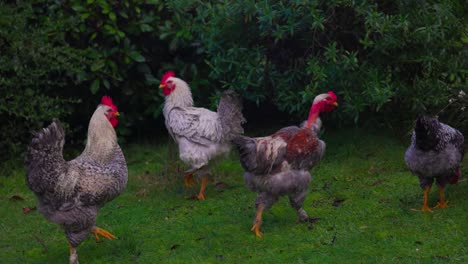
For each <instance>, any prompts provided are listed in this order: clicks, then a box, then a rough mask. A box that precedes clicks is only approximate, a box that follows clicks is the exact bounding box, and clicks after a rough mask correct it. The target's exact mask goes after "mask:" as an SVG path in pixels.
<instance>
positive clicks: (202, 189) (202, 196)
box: [196, 174, 208, 200]
mask: <svg viewBox="0 0 468 264" xmlns="http://www.w3.org/2000/svg"><path fill="white" fill-rule="evenodd" d="M207 184H208V174H207V175H205V176H203V179H202V183H201V187H200V192H199V193H198V195H197V196H196V198H197V199H198V200H205V190H206V185H207Z"/></svg>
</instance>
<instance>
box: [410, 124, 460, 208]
mask: <svg viewBox="0 0 468 264" xmlns="http://www.w3.org/2000/svg"><path fill="white" fill-rule="evenodd" d="M463 142H464V137H463V134H462V133H461V132H460V131H458V130H456V129H454V128H452V127H450V126H448V125H446V124H444V123H441V122H439V121H438V120H437V119H436V118H433V117H428V116H421V117H419V118H418V119H417V120H416V126H415V128H414V132H413V135H412V137H411V145H410V146H409V148H408V149H407V150H406V153H405V161H406V164H407V165H408V167H409V169H410V170H411V172H412V173H414V174H416V175H417V176H418V178H419V185H420V186H421V188H423V189H424V201H423V207H422V209H421V211H422V212H431V211H432V210H431V208H429V206H428V205H427V199H428V195H429V191H430V190H431V187H432V184H433V183H434V179H435V180H436V182H437V186H438V188H439V196H440V200H439V202H438V203H437V205H436V207H441V208H444V207H446V206H447V201H446V200H445V196H444V187H445V185H447V183H451V184H455V183H457V182H458V179H459V178H460V177H461V170H460V163H461V161H462V160H463V155H464V150H463Z"/></svg>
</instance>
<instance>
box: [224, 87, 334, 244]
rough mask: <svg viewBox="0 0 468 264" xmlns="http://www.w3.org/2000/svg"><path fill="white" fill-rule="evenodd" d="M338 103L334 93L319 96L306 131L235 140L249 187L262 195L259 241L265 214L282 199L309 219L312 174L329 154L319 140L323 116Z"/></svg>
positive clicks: (259, 198) (255, 229) (288, 129)
mask: <svg viewBox="0 0 468 264" xmlns="http://www.w3.org/2000/svg"><path fill="white" fill-rule="evenodd" d="M336 99H337V98H336V95H335V94H334V93H333V92H328V93H326V94H321V95H318V96H317V97H316V98H315V99H314V102H313V104H312V107H311V109H310V112H309V117H308V119H307V121H306V122H305V124H304V126H302V127H297V126H290V127H285V128H283V129H281V130H279V131H277V132H276V133H274V134H273V135H271V136H268V137H258V138H249V137H245V136H239V137H237V138H236V139H234V140H233V142H234V144H235V145H236V146H237V148H238V150H239V154H240V161H241V164H242V167H243V168H244V170H245V174H244V180H245V183H246V185H247V187H248V188H249V189H250V190H251V191H254V192H257V193H258V195H257V199H256V201H255V207H256V209H257V213H256V216H255V219H254V224H253V226H252V229H251V231H253V232H255V234H256V236H257V237H261V236H262V235H263V234H262V232H261V231H260V225H261V221H262V213H263V211H264V210H267V209H269V208H270V207H271V206H272V205H273V204H274V203H275V202H276V201H277V200H278V198H279V197H280V196H283V195H288V196H289V202H290V204H291V206H292V207H293V208H294V209H295V210H296V211H297V215H298V217H299V221H301V222H303V221H307V220H308V219H309V216H308V215H307V213H306V211H304V209H302V204H303V203H304V199H305V197H306V195H307V188H308V186H309V183H310V180H311V175H310V173H309V170H310V169H311V168H312V167H313V166H315V165H316V164H317V163H318V162H319V161H320V160H321V159H322V157H323V154H324V152H325V142H323V141H322V140H320V139H318V137H317V132H318V130H319V129H320V124H321V122H320V120H319V114H320V112H328V111H331V110H333V108H334V107H335V106H337V105H338V104H337V102H336Z"/></svg>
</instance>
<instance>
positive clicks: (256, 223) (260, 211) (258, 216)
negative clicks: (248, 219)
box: [250, 204, 265, 237]
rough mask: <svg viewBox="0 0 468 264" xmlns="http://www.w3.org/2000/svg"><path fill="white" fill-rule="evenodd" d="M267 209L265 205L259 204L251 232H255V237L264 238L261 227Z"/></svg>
mask: <svg viewBox="0 0 468 264" xmlns="http://www.w3.org/2000/svg"><path fill="white" fill-rule="evenodd" d="M264 209H265V206H264V205H263V204H259V205H258V206H257V214H256V215H255V220H254V224H253V226H252V228H251V229H250V231H252V232H255V235H256V236H257V237H262V236H263V233H262V232H261V231H260V225H261V223H262V214H263V210H264Z"/></svg>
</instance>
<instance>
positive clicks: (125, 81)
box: [0, 0, 468, 152]
mask: <svg viewBox="0 0 468 264" xmlns="http://www.w3.org/2000/svg"><path fill="white" fill-rule="evenodd" d="M11 2H13V1H10V2H8V3H3V2H2V4H0V13H1V14H2V17H1V18H0V24H1V28H0V51H1V52H0V63H1V65H0V82H1V83H0V87H1V89H2V90H1V93H2V96H1V97H0V100H1V101H0V119H1V120H0V121H2V124H3V125H2V127H1V128H0V136H1V137H2V139H4V142H3V143H1V144H2V146H1V147H0V148H1V149H2V150H5V146H6V145H8V149H7V152H10V150H12V149H15V148H16V149H18V150H22V149H24V145H22V144H23V143H24V142H27V140H28V139H29V137H28V136H27V135H26V134H27V131H28V130H30V129H31V128H34V129H37V128H39V127H41V126H42V125H43V124H44V122H46V123H47V122H49V121H50V119H51V118H52V117H57V118H62V119H64V121H66V122H68V123H70V124H71V126H70V127H72V128H74V129H75V130H74V131H73V132H76V133H75V134H77V135H79V136H77V137H80V136H81V137H84V134H85V130H86V126H85V124H87V121H88V120H89V116H90V115H91V113H92V111H93V109H94V107H95V106H96V104H97V102H99V99H100V97H101V96H102V95H104V94H108V95H111V96H112V97H113V98H114V100H115V101H116V103H117V105H118V107H119V110H120V111H121V112H123V115H122V116H121V122H120V125H119V126H118V128H117V132H118V133H119V135H121V136H125V137H127V138H134V137H135V136H137V137H140V136H142V135H148V134H151V135H152V133H154V131H155V130H159V129H160V127H161V126H162V123H160V122H156V121H155V120H158V118H160V116H161V110H162V104H163V96H162V95H161V93H160V91H159V89H158V88H157V87H158V84H159V78H160V76H161V75H162V73H163V72H164V71H166V70H174V71H176V74H177V76H180V77H181V78H183V79H184V80H186V81H187V82H188V83H189V84H190V86H191V88H192V91H193V95H194V97H195V102H196V103H197V105H199V106H213V105H214V104H215V102H216V100H217V98H218V97H219V94H220V92H221V91H222V90H224V89H227V88H234V89H236V90H237V91H238V92H240V93H241V94H242V96H243V97H244V98H245V99H246V100H247V102H248V101H250V102H254V103H255V104H256V105H257V106H261V105H264V104H267V105H271V104H273V105H275V106H276V107H277V108H278V109H280V110H281V111H283V112H286V113H288V114H289V115H291V116H295V117H296V118H297V117H299V118H305V116H306V112H307V111H308V110H309V106H310V104H311V102H312V100H313V98H314V97H315V95H317V94H318V93H322V92H326V91H328V90H333V91H335V92H336V93H337V94H338V97H339V104H340V108H339V110H338V111H334V112H333V113H330V114H328V115H327V117H325V118H331V119H332V120H330V121H333V122H334V123H338V124H344V125H346V124H356V123H358V124H368V123H370V124H372V125H374V124H379V125H383V126H384V127H393V126H403V127H405V128H407V127H409V126H411V124H412V121H413V120H414V118H415V116H417V115H418V114H421V113H427V114H438V115H439V116H440V119H441V120H442V121H444V122H448V123H449V124H452V125H455V126H457V127H458V128H460V129H461V130H464V131H466V130H468V126H467V124H468V120H467V119H466V115H463V113H464V111H463V106H464V104H463V102H465V101H464V100H466V98H459V97H458V94H459V93H460V91H465V93H466V87H467V85H468V82H467V80H468V78H467V76H466V75H467V71H466V61H467V52H468V50H467V49H466V48H464V47H465V46H466V44H467V43H468V37H467V36H468V33H467V30H466V28H468V27H467V26H466V19H464V17H465V13H466V9H467V6H466V5H463V4H462V3H460V1H456V0H449V1H443V2H441V1H387V0H376V1H347V0H332V1H323V0H321V1H300V0H295V1H284V0H274V1H266V0H261V1H254V0H238V1H198V0H175V1H162V0H151V1H150V0H146V1H144V0H124V1H115V0H87V1H78V0H67V1H57V0H39V1H19V2H18V1H17V3H11ZM450 98H452V99H453V98H458V99H457V100H458V101H457V102H455V103H449V99H450ZM22 102H28V106H23V105H22V104H21V103H22ZM78 103H79V104H78ZM441 109H444V110H443V111H441ZM245 114H246V116H247V119H249V115H250V113H248V112H246V113H245ZM17 132H18V133H17ZM72 136H74V135H72ZM6 142H8V143H6ZM14 146H16V147H14Z"/></svg>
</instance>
